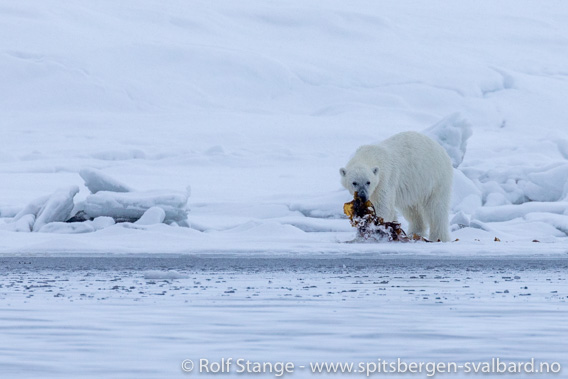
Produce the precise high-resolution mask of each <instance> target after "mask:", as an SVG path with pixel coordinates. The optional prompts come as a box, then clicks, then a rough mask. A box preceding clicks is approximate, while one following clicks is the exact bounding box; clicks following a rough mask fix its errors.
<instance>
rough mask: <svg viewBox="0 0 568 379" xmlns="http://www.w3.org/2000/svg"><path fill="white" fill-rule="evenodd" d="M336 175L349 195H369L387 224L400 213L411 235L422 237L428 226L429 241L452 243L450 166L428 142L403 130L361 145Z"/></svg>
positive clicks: (419, 135)
mask: <svg viewBox="0 0 568 379" xmlns="http://www.w3.org/2000/svg"><path fill="white" fill-rule="evenodd" d="M339 171H340V174H341V183H342V184H343V186H344V187H345V188H347V189H348V190H349V192H351V194H353V193H354V192H355V191H359V194H361V193H367V195H368V198H369V200H371V202H372V203H373V205H374V206H375V209H376V211H377V215H378V216H379V217H382V218H383V219H385V221H393V220H396V209H399V210H400V211H401V212H402V214H403V216H404V218H406V220H407V221H408V222H409V223H410V228H409V234H413V233H416V234H418V235H421V236H423V235H424V234H425V232H426V229H427V228H429V229H430V235H429V238H430V240H432V241H437V240H440V241H443V242H446V241H449V240H450V231H449V222H448V213H449V208H450V199H451V193H452V176H453V169H452V163H451V160H450V158H449V156H448V154H447V153H446V151H445V150H444V149H443V148H442V147H441V146H440V145H439V144H438V143H436V142H434V141H433V140H431V139H430V138H428V137H426V136H425V135H423V134H420V133H416V132H404V133H399V134H396V135H394V136H392V137H391V138H389V139H387V140H385V141H383V142H381V143H379V144H377V145H364V146H361V147H360V148H359V149H357V151H356V152H355V155H354V156H353V158H351V160H350V161H349V162H348V163H347V165H346V166H345V168H342V169H340V170H339Z"/></svg>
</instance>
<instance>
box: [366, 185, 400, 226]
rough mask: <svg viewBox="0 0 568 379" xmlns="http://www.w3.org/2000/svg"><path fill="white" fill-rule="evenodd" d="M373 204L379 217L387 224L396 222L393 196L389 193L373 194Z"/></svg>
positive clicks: (379, 192) (377, 192)
mask: <svg viewBox="0 0 568 379" xmlns="http://www.w3.org/2000/svg"><path fill="white" fill-rule="evenodd" d="M371 202H372V203H373V205H374V206H375V211H376V212H377V216H378V217H381V218H382V219H383V220H384V221H386V222H391V221H396V208H395V206H394V196H393V194H391V193H390V192H388V191H376V192H375V193H373V196H372V198H371Z"/></svg>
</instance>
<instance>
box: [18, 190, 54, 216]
mask: <svg viewBox="0 0 568 379" xmlns="http://www.w3.org/2000/svg"><path fill="white" fill-rule="evenodd" d="M47 199H49V196H47V195H46V196H42V197H38V198H37V199H35V200H34V201H32V202H31V203H29V204H28V205H26V206H25V207H24V209H22V210H21V211H19V212H18V213H17V214H16V215H15V216H14V218H13V219H12V222H17V221H18V220H20V219H21V218H22V217H25V216H28V215H33V216H34V219H35V216H37V215H38V213H39V211H40V210H41V208H42V207H43V206H44V205H45V203H46V202H47Z"/></svg>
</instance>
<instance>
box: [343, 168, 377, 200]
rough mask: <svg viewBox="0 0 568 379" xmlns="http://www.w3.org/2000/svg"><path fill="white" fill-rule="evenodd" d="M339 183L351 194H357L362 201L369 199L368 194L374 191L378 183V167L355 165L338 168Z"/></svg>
mask: <svg viewBox="0 0 568 379" xmlns="http://www.w3.org/2000/svg"><path fill="white" fill-rule="evenodd" d="M339 174H341V184H343V187H345V188H346V189H347V190H348V191H349V192H350V193H351V194H352V195H353V194H354V193H355V191H357V194H358V195H359V197H360V198H361V200H363V201H367V200H369V196H370V195H371V194H372V193H373V192H374V191H375V189H376V188H377V185H378V184H379V168H378V167H373V168H370V167H365V166H356V167H349V168H340V169H339Z"/></svg>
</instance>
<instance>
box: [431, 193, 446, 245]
mask: <svg viewBox="0 0 568 379" xmlns="http://www.w3.org/2000/svg"><path fill="white" fill-rule="evenodd" d="M449 198H450V197H449V196H447V195H446V194H445V193H444V191H436V192H434V193H433V194H432V195H431V196H430V199H429V200H428V201H427V202H426V204H427V205H426V207H425V211H426V213H425V215H426V220H427V221H428V227H429V229H430V235H429V238H430V240H431V241H433V242H436V241H442V242H448V241H449V240H450V222H449V210H450V202H449Z"/></svg>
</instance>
